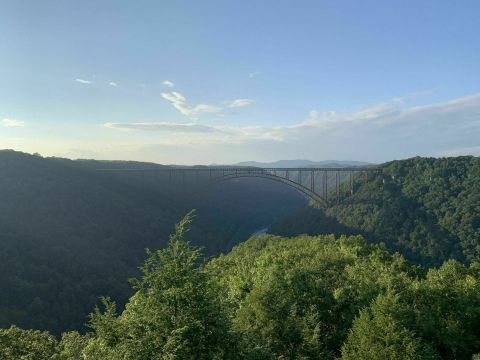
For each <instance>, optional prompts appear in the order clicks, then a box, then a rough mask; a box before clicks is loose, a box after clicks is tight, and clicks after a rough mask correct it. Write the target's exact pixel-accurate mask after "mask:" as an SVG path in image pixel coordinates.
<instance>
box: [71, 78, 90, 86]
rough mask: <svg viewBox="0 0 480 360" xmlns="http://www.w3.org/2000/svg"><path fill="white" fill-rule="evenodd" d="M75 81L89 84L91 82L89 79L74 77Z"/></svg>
mask: <svg viewBox="0 0 480 360" xmlns="http://www.w3.org/2000/svg"><path fill="white" fill-rule="evenodd" d="M75 81H76V82H78V83H80V84H85V85H86V84H91V83H92V82H91V81H90V80H85V79H79V78H77V79H75Z"/></svg>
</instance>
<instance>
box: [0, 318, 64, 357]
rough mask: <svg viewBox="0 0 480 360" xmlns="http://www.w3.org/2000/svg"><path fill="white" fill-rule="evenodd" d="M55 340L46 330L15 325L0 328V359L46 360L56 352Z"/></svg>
mask: <svg viewBox="0 0 480 360" xmlns="http://www.w3.org/2000/svg"><path fill="white" fill-rule="evenodd" d="M57 346H58V343H57V340H56V339H55V338H54V337H53V336H52V335H50V334H49V333H48V332H46V331H38V330H23V329H20V328H18V327H16V326H11V327H10V328H8V329H0V359H2V360H48V359H51V358H52V357H53V356H54V355H55V354H56V352H57Z"/></svg>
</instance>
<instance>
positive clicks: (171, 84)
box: [162, 80, 175, 88]
mask: <svg viewBox="0 0 480 360" xmlns="http://www.w3.org/2000/svg"><path fill="white" fill-rule="evenodd" d="M162 84H163V85H164V86H166V87H169V88H171V87H174V86H175V84H174V83H173V82H171V81H170V80H165V81H164V82H162Z"/></svg>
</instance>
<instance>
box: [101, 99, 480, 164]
mask: <svg viewBox="0 0 480 360" xmlns="http://www.w3.org/2000/svg"><path fill="white" fill-rule="evenodd" d="M172 100H174V101H176V102H180V103H182V104H183V102H182V101H183V98H182V97H181V96H180V95H178V96H175V97H174V98H172ZM193 125H198V126H200V127H193ZM109 127H111V128H118V129H120V128H122V127H123V128H134V129H138V130H143V131H164V132H167V135H166V136H162V137H160V138H158V139H157V140H156V146H161V147H163V148H165V147H179V146H185V147H186V148H188V149H190V150H189V152H186V153H184V156H187V157H191V158H192V159H196V160H195V161H197V162H201V161H200V159H199V156H200V154H202V156H204V160H203V162H209V161H211V162H213V161H217V162H219V161H223V162H228V161H234V160H239V158H236V159H233V158H232V157H233V156H238V157H239V156H240V155H241V158H243V159H246V158H252V159H253V158H255V159H260V160H275V159H279V158H292V157H295V158H297V157H298V158H313V159H326V158H337V159H358V160H366V161H385V160H390V159H393V158H405V157H410V156H415V155H426V156H438V155H448V156H450V155H462V154H478V151H479V149H480V140H479V139H480V93H477V94H473V95H469V96H464V97H460V98H456V99H452V100H449V101H444V102H439V103H434V104H428V105H422V106H411V107H408V106H407V105H406V104H405V103H400V102H398V101H396V100H395V99H393V100H390V101H386V102H383V103H379V104H375V105H372V106H368V107H365V108H361V109H358V110H355V111H351V112H337V111H326V112H319V111H315V110H312V111H311V112H310V113H309V114H308V116H306V118H305V119H304V120H302V121H299V122H293V123H291V124H289V125H285V126H262V125H258V124H252V125H248V126H240V125H235V124H231V123H224V124H216V125H207V124H203V125H200V124H194V123H191V124H171V123H159V124H158V123H157V124H156V123H152V124H146V123H140V124H139V123H134V124H132V125H125V124H122V125H120V124H118V125H113V126H109ZM199 133H201V136H200V135H199ZM151 146H153V145H151ZM185 151H186V150H185ZM220 157H221V158H220ZM228 159H230V160H228Z"/></svg>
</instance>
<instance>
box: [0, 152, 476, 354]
mask: <svg viewBox="0 0 480 360" xmlns="http://www.w3.org/2000/svg"><path fill="white" fill-rule="evenodd" d="M144 166H146V165H145V164H142V163H132V162H98V161H91V160H77V161H71V160H66V159H56V158H42V157H40V156H32V155H27V154H22V153H17V152H13V151H2V152H0V246H1V247H0V267H1V268H0V270H1V271H0V281H1V283H2V289H1V292H0V295H1V296H0V328H2V330H0V358H1V359H6V360H10V359H139V360H140V359H318V358H321V359H337V358H343V359H472V357H473V358H480V332H479V330H478V329H479V328H480V327H479V324H480V265H479V264H480V263H479V261H480V241H479V240H480V158H478V157H458V158H443V159H433V158H412V159H408V160H402V161H393V162H389V163H386V164H383V165H382V168H383V174H381V175H378V176H377V177H376V178H373V179H370V181H368V182H366V183H363V182H361V181H358V182H356V183H355V191H354V193H353V195H350V196H347V197H345V198H343V199H342V200H341V201H340V202H339V203H333V204H331V205H330V206H329V207H328V208H326V209H318V208H315V207H311V206H306V205H305V204H306V201H305V199H303V198H302V197H301V196H299V195H298V194H297V193H295V192H294V191H293V190H292V189H289V188H288V187H286V186H284V185H282V184H277V183H274V182H268V180H257V179H250V180H248V179H247V180H245V181H237V182H231V183H230V182H229V183H222V184H218V185H217V186H216V187H213V188H210V189H206V190H205V191H204V192H202V193H199V194H197V196H194V197H179V196H178V194H174V193H173V192H171V191H169V190H168V189H166V188H165V187H164V184H162V183H159V182H158V181H156V180H155V179H151V181H148V180H147V181H145V180H144V179H142V180H141V181H140V180H139V179H138V178H132V177H125V176H117V175H115V176H114V175H111V174H105V173H102V172H99V171H97V169H99V168H103V167H109V168H112V167H118V168H132V167H139V168H141V167H144ZM148 166H159V165H155V164H148ZM192 208H196V209H197V211H196V212H195V219H194V221H193V222H192V217H193V215H192V214H190V215H188V216H187V217H186V218H184V220H182V221H181V222H180V223H179V224H178V225H177V226H176V227H175V231H174V232H173V235H171V236H170V237H169V235H168V234H169V233H171V232H172V231H173V230H174V224H175V222H176V221H177V220H178V219H180V218H181V217H182V216H183V214H185V213H187V212H188V211H189V210H190V209H192ZM261 227H269V233H270V234H269V235H263V236H258V237H252V238H250V239H249V240H247V239H248V238H249V237H250V234H252V233H253V232H254V231H255V230H257V229H258V228H261ZM188 229H189V231H187V230H188ZM146 248H147V249H151V250H147V254H145V249H146ZM232 248H233V250H231V249H232ZM142 264H143V265H142ZM140 265H141V266H140ZM139 266H140V268H139ZM128 279H130V281H128ZM102 296H104V297H102ZM100 297H102V298H101V299H102V300H101V301H100V300H99V299H100ZM88 314H90V315H88ZM85 325H86V326H85ZM28 329H30V330H28ZM476 354H478V355H476Z"/></svg>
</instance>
